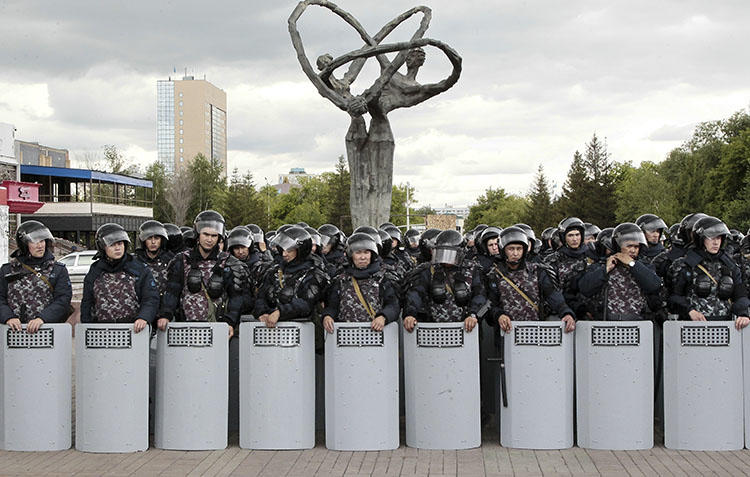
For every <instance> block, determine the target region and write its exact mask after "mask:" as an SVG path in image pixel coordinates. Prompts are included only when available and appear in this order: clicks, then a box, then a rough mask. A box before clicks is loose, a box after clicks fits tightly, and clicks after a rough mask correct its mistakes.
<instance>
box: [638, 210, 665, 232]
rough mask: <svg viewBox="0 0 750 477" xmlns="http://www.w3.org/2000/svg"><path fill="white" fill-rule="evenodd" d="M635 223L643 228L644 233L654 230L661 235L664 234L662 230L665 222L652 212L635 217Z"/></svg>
mask: <svg viewBox="0 0 750 477" xmlns="http://www.w3.org/2000/svg"><path fill="white" fill-rule="evenodd" d="M635 224H636V225H637V226H638V227H640V228H641V230H643V232H644V233H646V232H656V231H657V230H658V231H659V236H660V237H661V235H662V234H664V231H665V230H666V229H667V224H665V223H664V221H663V220H662V219H661V218H660V217H659V216H658V215H654V214H643V215H641V216H640V217H638V218H637V219H635Z"/></svg>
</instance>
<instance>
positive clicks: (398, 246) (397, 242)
mask: <svg viewBox="0 0 750 477" xmlns="http://www.w3.org/2000/svg"><path fill="white" fill-rule="evenodd" d="M382 230H385V231H386V232H387V233H388V235H390V236H391V254H392V255H393V256H394V257H395V258H396V260H398V261H399V262H400V263H401V267H402V268H403V269H404V271H409V270H411V269H412V268H414V262H413V261H412V260H411V258H410V257H409V254H408V253H407V252H406V250H405V249H404V246H403V235H402V234H401V230H399V228H398V227H396V226H395V225H386V226H385V227H383V229H382Z"/></svg>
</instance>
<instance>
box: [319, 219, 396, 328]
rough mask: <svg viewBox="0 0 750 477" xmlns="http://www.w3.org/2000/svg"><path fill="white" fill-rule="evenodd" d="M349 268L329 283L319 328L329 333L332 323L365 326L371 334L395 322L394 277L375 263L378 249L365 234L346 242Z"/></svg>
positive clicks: (372, 240) (359, 233)
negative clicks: (352, 323)
mask: <svg viewBox="0 0 750 477" xmlns="http://www.w3.org/2000/svg"><path fill="white" fill-rule="evenodd" d="M346 255H347V257H349V265H348V266H347V267H346V268H344V270H343V271H342V272H341V273H340V274H338V275H337V276H336V277H335V278H334V279H333V280H332V283H331V286H330V287H329V290H328V294H327V296H328V298H327V299H326V307H325V309H324V310H323V327H324V328H325V329H326V331H328V332H329V333H333V323H334V322H335V321H339V322H369V323H371V328H372V329H373V330H375V331H382V330H383V327H384V326H385V325H386V324H388V323H391V322H394V321H396V320H398V316H399V312H400V311H401V308H400V306H399V301H398V292H397V290H396V282H397V277H395V276H394V275H392V274H391V273H390V272H388V271H387V270H386V269H385V268H384V267H383V266H382V262H381V261H379V260H377V258H378V247H377V244H376V243H375V240H374V239H373V238H372V237H371V236H370V235H369V234H366V233H363V232H355V233H353V234H352V235H351V236H349V238H348V239H347V241H346Z"/></svg>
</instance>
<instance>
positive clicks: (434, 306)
mask: <svg viewBox="0 0 750 477" xmlns="http://www.w3.org/2000/svg"><path fill="white" fill-rule="evenodd" d="M474 266H475V264H474V263H473V262H471V264H470V265H469V266H468V267H464V266H461V267H457V268H452V269H450V270H448V269H445V268H444V269H443V271H444V272H445V274H444V276H445V281H444V282H443V283H442V284H441V283H434V282H435V281H436V280H438V279H439V278H438V277H436V276H435V275H436V274H435V270H434V268H433V267H430V286H429V288H428V290H427V293H428V295H429V294H430V290H431V289H432V287H433V286H434V285H437V286H440V285H444V286H445V287H446V290H447V293H446V294H445V301H444V302H443V303H435V302H434V301H432V299H431V297H430V300H429V301H430V314H431V315H432V319H433V321H435V322H436V323H451V322H458V321H464V318H466V316H467V315H468V314H469V311H468V310H469V306H468V304H467V305H464V306H461V305H459V304H458V303H456V300H455V298H454V296H453V287H454V284H455V283H459V282H463V283H465V284H466V286H468V287H469V293H470V294H471V283H472V279H473V272H474ZM469 300H471V297H470V298H469Z"/></svg>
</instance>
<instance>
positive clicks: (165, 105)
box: [156, 76, 227, 176]
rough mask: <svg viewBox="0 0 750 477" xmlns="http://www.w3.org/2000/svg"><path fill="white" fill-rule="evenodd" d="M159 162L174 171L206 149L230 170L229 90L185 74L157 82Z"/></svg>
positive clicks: (168, 170) (205, 154) (203, 152)
mask: <svg viewBox="0 0 750 477" xmlns="http://www.w3.org/2000/svg"><path fill="white" fill-rule="evenodd" d="M156 102H157V109H156V129H157V132H156V143H157V149H158V155H159V162H161V163H162V164H164V169H165V170H166V171H167V173H168V174H171V173H173V172H175V171H177V170H179V169H181V168H182V167H184V166H186V165H188V164H189V163H190V161H191V160H192V159H193V158H194V157H195V156H196V155H198V153H202V154H203V155H204V156H206V157H207V158H213V159H216V160H217V161H219V162H220V163H221V165H222V167H223V170H224V176H226V173H227V94H226V93H225V92H224V91H223V90H221V89H219V88H217V87H216V86H214V85H212V84H211V83H209V82H208V81H206V80H205V79H203V80H197V79H195V78H194V77H193V76H184V77H183V78H182V79H181V80H172V79H169V80H160V81H158V82H157V83H156Z"/></svg>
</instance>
